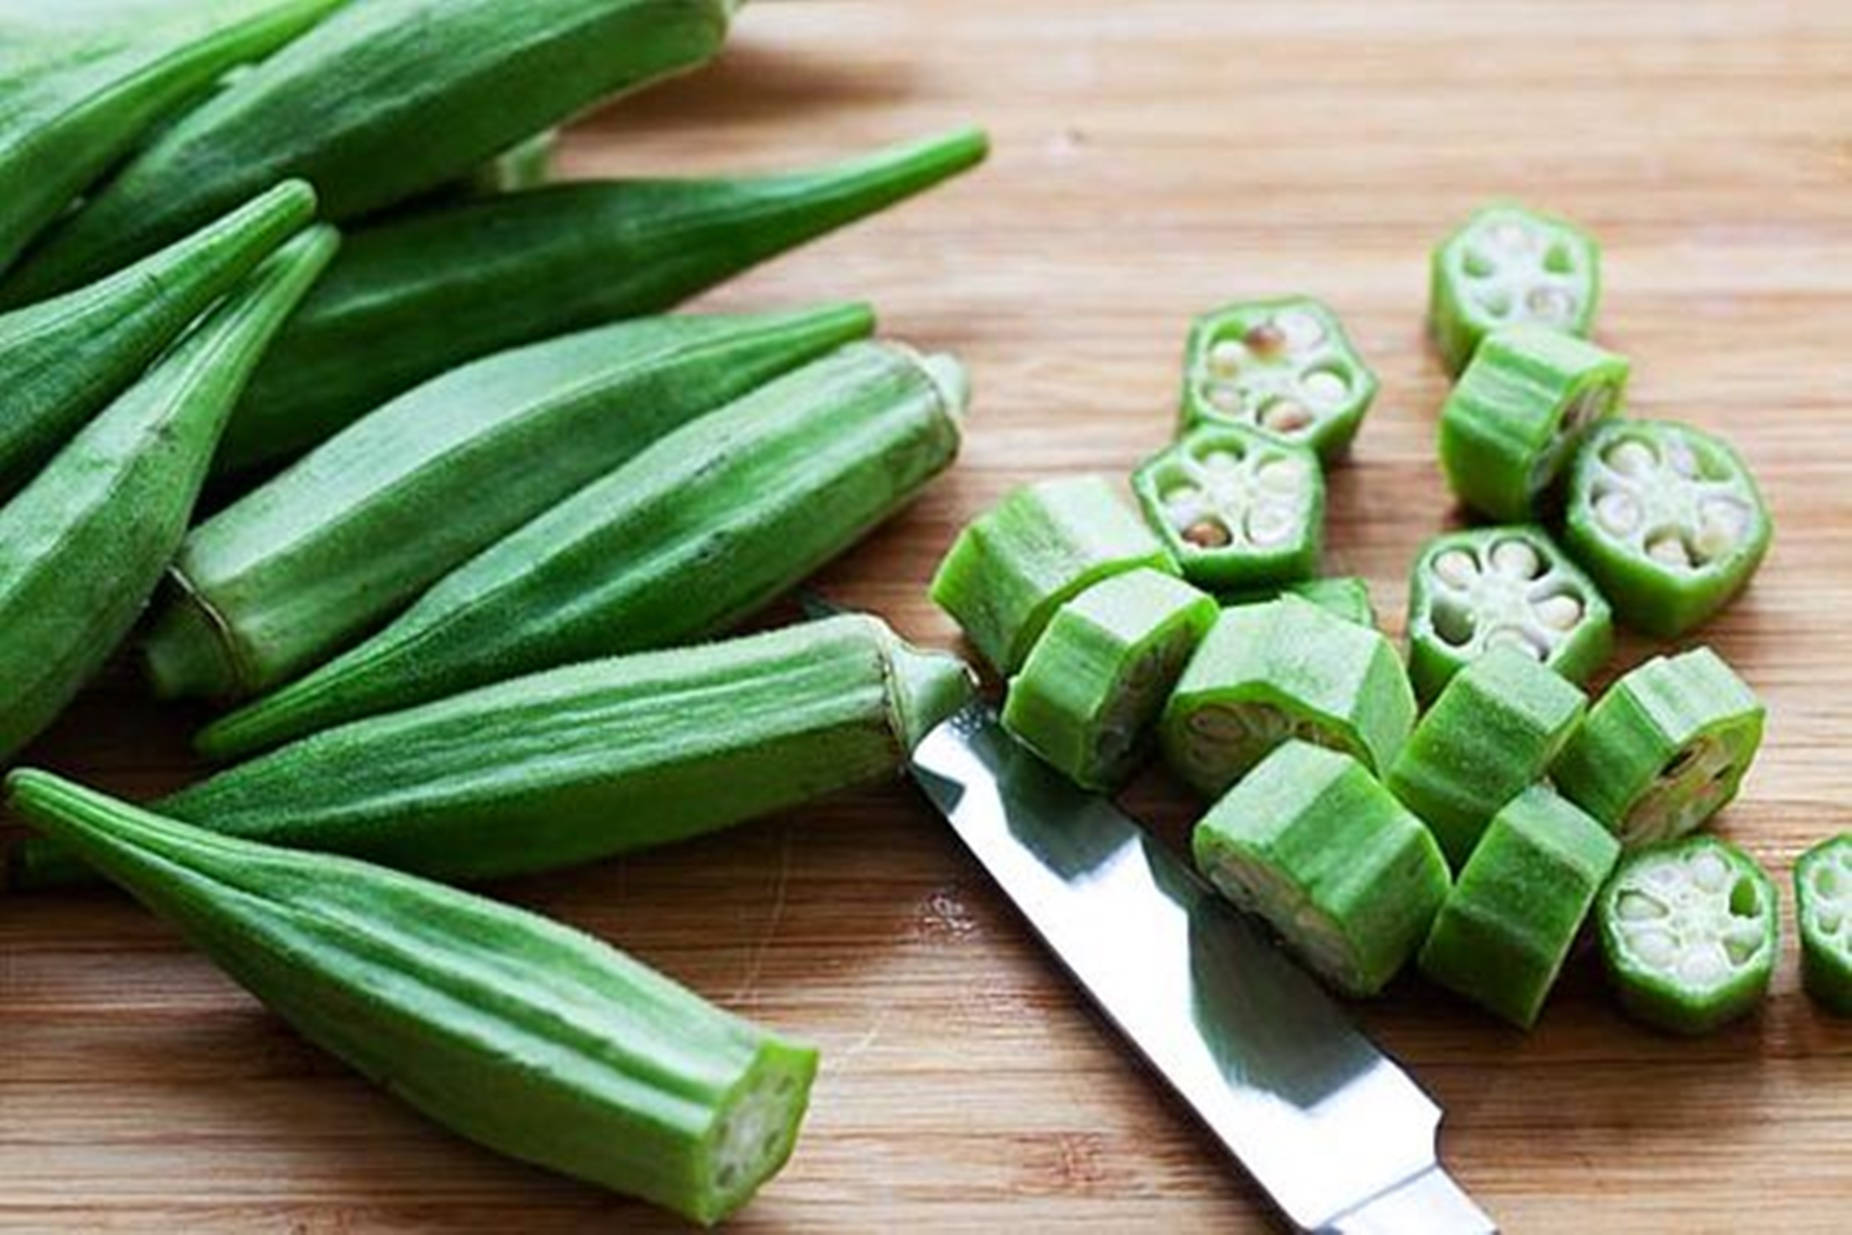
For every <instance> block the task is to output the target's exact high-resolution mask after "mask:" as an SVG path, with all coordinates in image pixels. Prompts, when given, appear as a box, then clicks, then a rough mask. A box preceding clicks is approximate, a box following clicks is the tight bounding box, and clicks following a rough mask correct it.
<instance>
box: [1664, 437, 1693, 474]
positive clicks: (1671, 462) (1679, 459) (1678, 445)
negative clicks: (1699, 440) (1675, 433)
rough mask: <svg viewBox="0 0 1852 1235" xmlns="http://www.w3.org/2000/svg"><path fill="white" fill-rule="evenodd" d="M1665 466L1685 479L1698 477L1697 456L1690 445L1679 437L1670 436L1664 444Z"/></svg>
mask: <svg viewBox="0 0 1852 1235" xmlns="http://www.w3.org/2000/svg"><path fill="white" fill-rule="evenodd" d="M1665 456H1666V466H1667V467H1669V468H1671V469H1672V470H1673V471H1675V472H1677V473H1678V474H1679V475H1680V476H1683V477H1684V478H1685V479H1686V480H1696V479H1697V477H1698V456H1697V455H1695V454H1693V453H1692V450H1691V447H1690V446H1689V445H1687V444H1686V443H1685V442H1684V441H1683V440H1681V439H1679V438H1676V437H1675V438H1672V439H1670V440H1668V441H1667V442H1666V445H1665Z"/></svg>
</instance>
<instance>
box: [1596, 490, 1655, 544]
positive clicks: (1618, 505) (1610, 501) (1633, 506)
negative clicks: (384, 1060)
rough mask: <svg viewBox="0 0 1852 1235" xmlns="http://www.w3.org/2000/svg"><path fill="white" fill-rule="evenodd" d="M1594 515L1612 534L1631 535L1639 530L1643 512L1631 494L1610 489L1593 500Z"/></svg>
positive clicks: (1637, 500)
mask: <svg viewBox="0 0 1852 1235" xmlns="http://www.w3.org/2000/svg"><path fill="white" fill-rule="evenodd" d="M1595 517H1596V518H1597V519H1599V520H1600V521H1601V526H1602V527H1604V528H1606V529H1607V530H1608V531H1610V532H1612V533H1613V534H1614V535H1616V536H1631V535H1632V534H1633V533H1634V532H1635V531H1638V530H1639V527H1640V521H1641V519H1642V518H1643V517H1644V513H1643V512H1642V511H1641V509H1640V502H1639V499H1637V498H1635V497H1634V496H1633V495H1632V494H1630V493H1622V492H1620V491H1619V490H1610V491H1609V492H1607V493H1604V494H1602V495H1601V496H1600V497H1599V498H1597V499H1596V500H1595Z"/></svg>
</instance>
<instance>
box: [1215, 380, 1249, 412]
mask: <svg viewBox="0 0 1852 1235" xmlns="http://www.w3.org/2000/svg"><path fill="white" fill-rule="evenodd" d="M1247 402H1248V397H1247V392H1246V391H1244V390H1242V389H1241V387H1239V386H1235V385H1231V384H1229V383H1227V382H1216V383H1214V384H1212V385H1211V386H1210V387H1209V403H1210V406H1212V407H1214V408H1215V410H1216V411H1218V412H1226V413H1228V414H1229V415H1231V416H1234V415H1238V414H1239V413H1241V412H1242V411H1243V410H1245V409H1246V407H1247Z"/></svg>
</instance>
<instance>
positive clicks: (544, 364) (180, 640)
mask: <svg viewBox="0 0 1852 1235" xmlns="http://www.w3.org/2000/svg"><path fill="white" fill-rule="evenodd" d="M872 326H873V317H872V316H871V314H870V313H869V311H868V309H867V308H866V307H865V306H861V305H830V306H824V307H820V308H815V309H810V310H805V311H801V312H797V313H782V314H771V315H763V316H750V317H664V318H654V319H647V320H641V321H636V322H625V323H619V324H617V325H614V326H608V327H605V328H604V329H602V330H595V331H589V332H586V333H584V334H578V335H570V336H567V337H565V338H561V339H554V340H552V341H550V342H547V343H540V344H535V345H533V346H530V347H526V348H522V349H519V350H517V351H512V352H504V353H502V354H501V355H498V356H493V357H490V358H489V359H487V360H482V361H478V362H476V363H475V364H472V365H468V366H466V367H464V368H462V369H458V370H456V371H455V372H453V373H449V374H446V375H445V376H443V377H440V378H438V379H437V380H435V381H433V382H429V383H427V384H426V385H424V386H421V387H419V388H418V389H416V390H414V391H411V392H410V393H408V394H406V395H405V396H403V397H402V398H399V399H396V400H394V401H393V402H391V403H389V404H387V405H386V406H385V407H383V408H381V409H379V410H378V411H377V412H374V413H373V414H372V415H370V416H367V417H366V418H364V419H362V420H361V421H359V422H358V423H356V424H354V425H352V426H351V427H349V428H348V429H347V430H346V431H345V432H343V433H342V434H340V435H339V436H338V437H336V438H334V439H333V440H332V441H329V442H327V443H325V444H324V445H323V446H321V447H320V448H319V449H318V450H316V451H315V452H314V453H312V454H310V455H309V456H308V457H307V458H305V459H303V460H302V461H301V462H299V463H297V464H296V465H295V466H294V467H293V468H291V469H290V470H289V471H287V472H285V473H283V474H282V475H281V476H279V477H277V478H276V479H275V480H272V481H271V482H270V483H269V484H267V485H265V486H264V487H263V488H260V489H258V490H257V491H256V492H254V493H252V494H250V495H249V496H247V497H245V498H244V499H243V500H242V501H240V502H238V503H236V504H234V505H232V506H231V507H229V508H228V509H226V510H224V511H221V512H220V513H219V514H217V515H215V516H214V517H213V518H212V519H210V520H209V521H207V522H206V523H205V524H203V525H202V526H200V527H198V528H195V529H194V530H193V532H192V533H191V534H190V535H188V537H187V539H186V543H185V545H184V546H183V547H182V549H181V551H180V554H179V557H178V558H177V559H176V561H175V563H174V569H173V575H174V578H175V580H176V582H177V583H178V585H179V586H178V588H177V589H176V596H175V599H174V600H173V601H172V603H170V604H169V605H168V606H167V608H166V609H165V610H164V611H163V612H162V613H161V615H160V617H159V619H158V621H157V623H156V625H155V628H154V631H153V633H152V635H151V636H150V637H149V640H148V645H147V662H148V670H149V675H150V677H151V678H152V680H153V682H154V684H155V687H156V690H157V692H158V693H160V694H161V695H163V696H169V697H171V696H177V695H208V696H212V697H218V698H234V699H237V698H244V697H247V696H249V695H251V694H254V693H257V692H260V691H262V690H265V689H268V688H270V687H273V686H275V685H277V684H278V683H280V682H284V681H287V680H289V679H290V678H292V677H294V676H296V675H297V674H299V673H301V672H302V671H304V670H306V669H310V668H313V667H314V666H315V665H317V664H319V663H320V662H322V661H323V660H325V659H326V658H327V657H328V656H329V655H330V654H332V653H334V652H338V651H340V650H341V649H342V648H344V647H347V646H349V645H351V644H352V643H353V642H354V641H355V639H357V638H358V637H360V636H362V635H365V634H366V633H368V632H369V631H370V630H373V629H374V628H376V627H378V626H379V624H380V623H381V622H382V621H384V620H385V619H387V618H390V617H391V616H392V615H393V614H394V613H396V612H398V611H399V610H400V609H402V608H403V607H404V606H405V605H406V604H408V603H409V602H411V601H412V600H414V599H416V598H417V596H418V594H419V593H420V592H422V591H423V590H424V589H425V588H427V587H429V586H430V585H431V584H433V583H435V582H436V581H437V580H439V579H441V578H442V577H443V576H444V575H445V574H446V573H447V572H448V571H450V570H451V569H453V568H455V567H456V566H458V565H459V564H461V563H463V562H465V561H467V560H468V559H469V558H470V557H472V556H473V555H475V554H477V553H479V552H481V551H482V550H484V549H486V548H488V547H489V546H490V545H493V544H494V543H495V542H496V541H498V540H500V539H501V538H503V537H504V536H507V535H508V534H509V533H511V532H513V531H514V530H515V529H517V528H519V527H521V526H522V525H523V524H525V523H526V522H528V521H529V520H530V519H533V518H535V517H537V516H539V515H541V514H543V513H545V512H546V511H548V510H549V509H551V508H552V507H553V506H555V505H556V504H557V503H559V502H560V501H562V500H563V499H565V498H567V497H568V496H570V495H571V494H572V493H573V492H575V491H576V490H578V489H579V488H581V487H582V486H584V485H586V484H587V483H589V482H590V481H592V480H593V479H595V478H596V477H598V476H601V475H603V474H605V473H607V472H609V471H610V470H611V469H612V468H614V467H616V466H618V465H619V464H621V463H624V462H625V461H627V460H629V459H631V458H633V457H635V456H636V455H637V454H638V453H640V452H641V451H643V450H644V449H645V448H646V447H647V446H648V445H649V444H650V443H651V442H653V441H655V440H657V439H658V438H660V437H662V436H663V435H664V434H667V433H669V432H671V431H672V430H674V429H676V428H678V427H680V426H682V425H684V424H686V423H688V422H690V421H692V420H695V419H696V418H698V417H700V416H702V415H703V414H705V413H707V412H709V411H710V410H712V409H714V408H716V407H719V406H721V405H722V404H724V403H726V402H727V401H728V400H730V399H734V398H738V397H739V396H741V395H743V394H746V393H747V392H748V391H750V390H752V389H753V387H755V386H757V385H758V384H760V383H761V382H764V381H766V380H768V379H770V378H772V377H775V376H777V375H778V374H780V373H783V372H786V371H787V370H790V369H792V368H794V367H796V366H798V365H801V364H803V363H805V362H806V361H809V360H812V359H814V358H816V357H818V356H821V355H823V354H824V353H826V352H827V351H829V350H830V349H831V348H833V347H835V346H837V345H838V344H840V343H842V342H844V341H847V340H850V339H855V338H858V337H860V336H862V335H865V334H867V333H868V331H869V330H870V329H871V328H872Z"/></svg>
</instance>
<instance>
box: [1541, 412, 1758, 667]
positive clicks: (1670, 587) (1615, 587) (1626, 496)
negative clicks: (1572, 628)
mask: <svg viewBox="0 0 1852 1235" xmlns="http://www.w3.org/2000/svg"><path fill="white" fill-rule="evenodd" d="M1566 521H1567V531H1566V543H1567V544H1568V546H1569V551H1570V552H1571V553H1573V554H1574V555H1575V557H1576V560H1577V561H1578V562H1580V563H1581V564H1582V568H1583V569H1584V570H1586V571H1588V573H1589V574H1590V575H1591V576H1593V577H1594V579H1595V582H1597V583H1599V584H1600V585H1601V590H1602V591H1603V592H1604V593H1605V594H1606V595H1607V597H1608V600H1609V602H1610V603H1612V604H1613V606H1614V612H1615V613H1616V614H1617V615H1619V617H1620V619H1621V621H1623V622H1625V623H1627V624H1628V625H1629V626H1632V627H1633V628H1634V629H1636V630H1640V631H1643V632H1645V633H1646V634H1650V635H1657V636H1659V637H1661V638H1667V639H1670V638H1675V637H1676V636H1678V635H1681V634H1684V633H1685V632H1686V631H1689V630H1692V629H1694V628H1695V627H1697V626H1699V625H1701V624H1702V623H1703V622H1705V621H1706V620H1708V619H1709V618H1710V617H1711V616H1712V615H1713V614H1715V613H1716V612H1717V611H1718V610H1719V609H1722V608H1723V607H1724V606H1725V605H1726V604H1728V603H1729V602H1730V600H1731V598H1733V597H1734V596H1735V595H1736V594H1737V593H1738V592H1740V591H1742V589H1743V587H1744V585H1746V584H1747V583H1748V582H1749V577H1750V576H1751V575H1753V574H1754V573H1755V571H1756V567H1758V566H1760V565H1761V564H1762V558H1763V556H1764V555H1765V554H1766V553H1767V552H1768V542H1769V538H1770V537H1771V536H1772V535H1773V531H1774V525H1773V523H1772V522H1771V520H1770V519H1769V514H1768V508H1767V507H1766V506H1765V505H1764V504H1763V502H1762V494H1761V491H1760V490H1758V489H1757V488H1756V482H1755V477H1754V476H1752V475H1750V472H1749V467H1748V465H1747V464H1745V463H1744V462H1743V460H1742V457H1741V456H1740V455H1738V454H1737V453H1736V452H1735V451H1734V450H1732V449H1730V447H1729V445H1728V444H1727V443H1725V442H1723V441H1721V440H1719V439H1717V438H1715V437H1712V436H1711V435H1710V434H1708V433H1705V432H1703V431H1701V430H1698V429H1694V428H1692V427H1691V426H1690V425H1681V424H1674V423H1672V422H1670V421H1658V420H1620V421H1611V422H1609V423H1608V424H1605V425H1602V426H1601V427H1600V428H1598V429H1597V430H1596V431H1595V432H1594V433H1592V434H1590V436H1589V439H1588V444H1587V445H1586V446H1584V447H1583V448H1582V451H1581V453H1580V454H1578V455H1577V456H1576V463H1575V468H1574V472H1573V475H1572V479H1571V481H1570V491H1569V507H1568V511H1567V516H1566Z"/></svg>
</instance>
